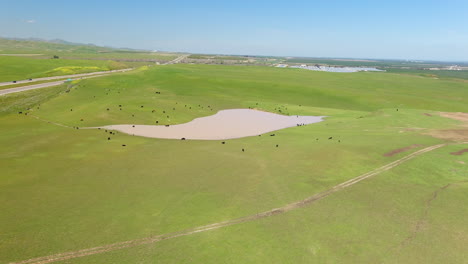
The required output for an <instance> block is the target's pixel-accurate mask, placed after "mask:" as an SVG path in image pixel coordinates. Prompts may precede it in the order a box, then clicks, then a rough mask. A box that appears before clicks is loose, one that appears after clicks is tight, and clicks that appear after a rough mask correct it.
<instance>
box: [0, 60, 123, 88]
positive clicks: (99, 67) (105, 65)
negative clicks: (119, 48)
mask: <svg viewBox="0 0 468 264" xmlns="http://www.w3.org/2000/svg"><path fill="white" fill-rule="evenodd" d="M0 68H1V71H0V82H8V81H15V80H16V81H17V80H25V79H29V78H39V77H50V76H60V75H70V74H78V73H89V72H97V71H108V70H117V69H124V68H129V66H128V65H126V64H125V63H122V62H115V61H100V60H64V59H47V58H44V59H38V58H33V57H16V56H0Z"/></svg>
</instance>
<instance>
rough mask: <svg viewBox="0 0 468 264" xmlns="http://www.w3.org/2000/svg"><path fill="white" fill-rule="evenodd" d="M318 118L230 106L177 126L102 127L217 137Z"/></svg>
mask: <svg viewBox="0 0 468 264" xmlns="http://www.w3.org/2000/svg"><path fill="white" fill-rule="evenodd" d="M321 121H323V116H284V115H278V114H274V113H269V112H263V111H258V110H250V109H230V110H221V111H219V112H218V113H216V114H214V115H212V116H207V117H200V118H196V119H194V120H192V121H190V122H188V123H185V124H179V125H170V126H164V125H162V126H153V125H110V126H104V127H101V128H104V129H110V130H117V131H120V132H123V133H126V134H130V135H135V136H142V137H150V138H166V139H182V138H185V139H197V140H220V139H232V138H242V137H249V136H257V135H261V134H264V133H268V132H272V131H275V130H279V129H283V128H288V127H295V126H297V125H307V124H313V123H318V122H321Z"/></svg>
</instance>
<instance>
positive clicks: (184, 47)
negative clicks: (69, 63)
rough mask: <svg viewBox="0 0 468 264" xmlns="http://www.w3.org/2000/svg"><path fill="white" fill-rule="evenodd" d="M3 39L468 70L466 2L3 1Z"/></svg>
mask: <svg viewBox="0 0 468 264" xmlns="http://www.w3.org/2000/svg"><path fill="white" fill-rule="evenodd" d="M0 6H1V7H2V8H1V9H0V36H4V37H37V38H46V39H55V38H60V39H64V40H68V41H73V42H83V43H94V44H97V45H109V46H115V47H130V48H142V49H155V50H166V51H184V52H193V53H223V54H250V55H278V56H309V57H344V58H393V59H427V60H452V61H468V1H467V0H445V1H443V0H438V1H433V0H425V1H423V0H414V1H412V0H407V1H400V0H388V1H384V0H381V1H378V0H374V1H363V0H358V1H353V0H348V1H341V0H335V1H334V0H322V1H314V0H309V1H295V0H289V1H287V0H286V1H285V0H283V1H276V0H270V1H254V0H251V1H244V0H237V1H209V0H198V1H178V0H170V1H159V0H154V1H139V0H134V1H89V0H80V1H64V0H60V1H50V0H41V1H38V0H36V1H24V0H15V1H11V0H8V1H6V0H0Z"/></svg>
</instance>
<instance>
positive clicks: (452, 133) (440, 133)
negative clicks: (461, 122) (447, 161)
mask: <svg viewBox="0 0 468 264" xmlns="http://www.w3.org/2000/svg"><path fill="white" fill-rule="evenodd" d="M425 134H427V135H430V136H433V137H435V138H440V139H448V140H455V141H465V140H468V129H444V130H433V131H430V132H427V133H425Z"/></svg>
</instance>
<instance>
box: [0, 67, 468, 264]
mask: <svg viewBox="0 0 468 264" xmlns="http://www.w3.org/2000/svg"><path fill="white" fill-rule="evenodd" d="M63 90H64V87H54V88H45V89H41V91H29V92H25V93H20V94H16V95H15V94H13V95H9V96H5V97H4V98H0V99H2V100H3V101H2V105H3V106H4V108H3V110H1V111H2V113H3V114H2V115H0V122H1V123H2V126H1V127H0V135H1V136H0V144H1V145H2V150H1V152H0V167H1V168H2V174H1V175H2V176H1V177H0V190H1V192H0V201H2V202H1V203H0V206H1V208H0V209H1V210H2V212H5V213H4V214H1V215H0V226H1V227H2V228H1V233H2V244H1V245H0V256H1V258H0V260H1V261H2V262H9V261H14V260H24V259H28V258H32V257H38V256H43V255H49V254H54V253H60V252H63V251H69V250H79V249H84V248H88V247H94V246H99V245H104V244H108V243H114V242H119V241H125V240H130V239H135V238H141V237H147V236H151V235H157V234H164V233H168V232H173V231H179V230H182V229H185V228H190V227H195V226H200V225H206V224H210V223H214V222H219V221H223V220H229V219H233V218H237V217H242V216H246V215H250V214H255V213H258V212H262V211H266V210H270V209H272V208H277V207H280V206H283V205H285V204H288V203H291V202H294V201H297V200H301V199H304V198H306V197H308V196H311V195H313V194H315V193H318V192H320V191H323V190H326V189H328V188H330V187H331V186H334V185H336V184H338V183H341V182H343V181H346V180H348V179H351V178H353V177H356V176H358V175H360V174H362V173H365V172H367V171H370V170H372V169H375V168H377V167H379V166H382V165H384V164H387V163H389V162H391V161H393V160H396V159H399V158H401V157H403V156H405V155H406V154H408V153H409V152H411V151H416V150H417V149H414V150H411V151H408V152H406V153H398V154H396V155H394V156H391V157H385V156H384V155H383V154H385V153H388V152H389V151H391V150H394V149H396V148H401V147H406V146H409V145H413V144H421V145H424V146H429V145H433V144H437V143H440V142H442V141H441V140H439V139H435V138H432V137H429V136H424V135H421V134H420V132H421V131H427V130H429V129H438V128H449V127H456V125H457V122H456V121H453V120H450V119H445V118H442V117H438V116H437V113H436V111H468V109H467V105H468V104H467V102H466V99H464V98H468V97H467V96H468V89H467V84H465V83H460V82H454V81H450V80H435V79H430V78H419V77H412V76H399V75H393V74H388V73H357V74H339V73H322V72H310V71H301V70H293V69H291V70H290V69H286V70H285V69H275V68H257V67H227V66H225V67H219V66H201V65H172V66H165V67H155V68H150V69H148V70H145V71H139V72H135V73H125V74H118V75H113V76H108V77H100V78H97V79H89V80H83V81H80V82H78V83H77V85H76V86H75V87H74V88H72V89H71V91H70V92H69V93H64V92H63ZM156 92H159V93H156ZM34 101H35V102H34ZM39 103H40V106H39ZM257 103H258V105H257ZM119 105H122V106H121V107H119ZM208 105H210V106H211V108H213V109H214V110H213V111H211V110H210V109H208V107H207V106H208ZM5 106H6V107H5ZM33 106H34V107H33ZM142 106H143V107H142ZM249 106H250V107H255V108H258V109H261V110H267V111H272V112H279V110H281V112H282V113H289V114H291V115H293V114H300V115H328V116H329V118H328V119H327V121H326V122H322V123H318V124H314V125H310V126H303V127H295V128H290V129H285V130H281V131H278V132H275V134H276V136H274V137H270V136H268V135H264V136H261V137H250V138H244V139H235V140H227V141H226V144H224V145H223V144H221V143H220V142H219V141H179V140H158V139H148V138H141V137H132V136H129V135H124V134H120V133H117V134H116V135H110V134H109V133H108V132H107V133H106V132H105V131H102V130H84V129H70V128H65V127H59V126H55V125H52V124H48V123H46V122H44V121H40V120H37V119H35V118H34V117H33V116H32V115H34V116H39V117H40V118H42V119H45V120H50V121H54V122H58V123H63V124H66V125H69V126H79V127H85V126H95V125H106V124H119V123H135V124H154V123H155V121H156V120H159V122H160V124H161V123H163V124H164V123H167V124H174V123H181V122H186V121H189V120H191V119H193V118H195V117H200V116H205V115H210V114H213V113H214V112H216V111H217V110H221V109H228V108H241V107H242V108H246V107H249ZM27 107H31V108H32V110H30V111H28V112H29V114H28V115H27V116H26V115H24V114H22V115H19V114H17V111H21V110H23V111H24V110H25V108H27ZM37 107H39V109H38V108H37ZM107 108H109V110H107ZM120 108H122V110H120ZM174 108H175V110H174ZM5 109H6V110H5ZM397 109H398V111H397ZM152 110H156V111H155V112H153V111H152ZM163 111H165V113H163ZM424 113H429V114H432V116H427V115H424ZM167 115H169V118H167ZM81 119H83V121H80V120H81ZM108 137H110V138H111V139H110V140H108ZM329 137H333V138H332V139H328V138H329ZM123 144H125V145H126V146H125V147H123V146H122V145H123ZM276 144H279V147H278V148H276V147H275V146H276ZM242 148H245V150H246V152H242V151H241V149H242ZM460 148H461V147H460ZM454 149H455V150H456V149H457V147H455V146H451V147H447V148H442V149H440V150H437V151H436V152H434V153H430V154H428V155H427V156H424V157H421V158H416V159H415V160H412V161H410V162H407V163H405V164H404V165H401V166H402V167H401V168H396V169H394V170H392V171H390V172H386V173H384V174H381V175H379V176H377V177H375V178H373V179H370V180H366V181H364V182H362V183H359V184H357V185H355V186H353V187H351V188H349V189H347V190H344V191H342V192H340V193H337V194H333V195H332V196H330V197H328V198H326V199H324V200H322V201H320V202H318V203H316V204H313V205H311V206H309V207H307V208H304V209H298V210H296V211H293V212H290V213H287V214H284V215H281V216H274V217H271V218H268V219H263V220H260V221H258V222H251V223H246V224H242V225H237V226H232V227H228V228H225V229H220V230H213V231H210V232H207V233H202V234H196V235H193V236H189V237H183V238H177V239H173V240H168V241H164V242H162V243H159V244H157V245H147V246H140V247H136V248H131V249H125V250H122V251H116V252H112V253H104V254H102V255H96V256H92V257H85V258H82V259H74V260H70V261H69V262H70V263H103V262H120V263H135V262H140V263H154V262H160V263H168V262H169V263H171V262H172V263H180V262H184V261H192V262H204V263H219V262H227V263H239V262H268V263H284V262H292V263H297V262H303V263H309V262H340V263H346V262H348V263H356V262H384V261H389V262H408V263H409V262H412V261H413V260H415V258H411V259H410V258H409V257H410V256H411V255H410V254H416V255H417V256H418V258H417V259H416V261H418V262H421V263H427V261H426V262H425V260H431V259H433V260H437V259H439V258H442V257H443V258H445V260H447V261H448V262H452V263H456V262H457V260H460V259H463V258H462V257H463V252H462V251H460V248H461V247H463V245H465V244H466V239H465V240H464V238H465V237H467V235H468V230H466V227H464V226H463V221H461V220H457V219H463V218H466V215H464V212H460V211H458V212H457V211H456V210H455V209H456V206H460V208H462V206H463V205H464V203H466V201H467V200H468V197H466V195H463V193H466V191H463V190H466V185H463V184H460V185H456V186H453V188H451V187H450V188H447V189H446V190H444V193H443V194H444V195H442V193H441V195H440V196H439V197H440V198H442V199H440V200H435V201H434V202H433V204H431V207H430V208H431V210H432V209H433V211H429V212H428V213H427V215H428V218H427V219H428V220H427V222H425V223H429V224H428V225H429V226H425V225H424V228H423V229H418V231H417V233H418V234H423V235H422V236H421V237H416V238H415V239H412V240H411V241H410V242H408V243H407V244H406V245H405V246H404V247H402V248H401V249H400V248H399V245H400V244H401V241H403V240H404V239H405V238H406V237H408V236H410V235H411V234H413V233H412V232H413V231H412V230H413V227H414V226H415V224H416V223H418V221H419V219H420V218H421V216H422V215H424V214H425V213H424V210H425V208H426V207H425V206H426V205H425V201H426V200H427V199H430V197H431V194H432V193H433V192H434V191H435V190H437V189H438V188H440V187H441V186H443V185H444V184H447V183H451V182H458V181H460V180H463V179H464V178H466V176H464V175H466V173H465V172H466V166H467V165H464V164H462V163H458V162H457V161H464V162H466V163H468V160H467V157H465V156H459V157H457V156H452V155H449V154H448V152H451V151H452V150H454ZM463 166H465V167H463ZM397 169H398V170H397ZM453 170H456V171H453ZM445 203H447V204H448V203H450V204H451V207H445V206H444V204H445ZM452 205H453V206H452ZM447 215H448V216H449V217H445V216H447ZM426 227H427V228H426ZM420 230H422V231H420ZM441 230H444V231H445V234H446V235H444V236H443V238H442V239H440V240H437V239H436V238H437V237H438V236H440V234H442V233H441V232H442V231H441ZM418 239H420V240H418ZM438 246H440V250H439V249H437V250H431V248H435V247H438ZM394 248H398V250H399V251H398V254H393V253H392V252H393V251H392V250H394ZM434 262H436V261H434Z"/></svg>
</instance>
